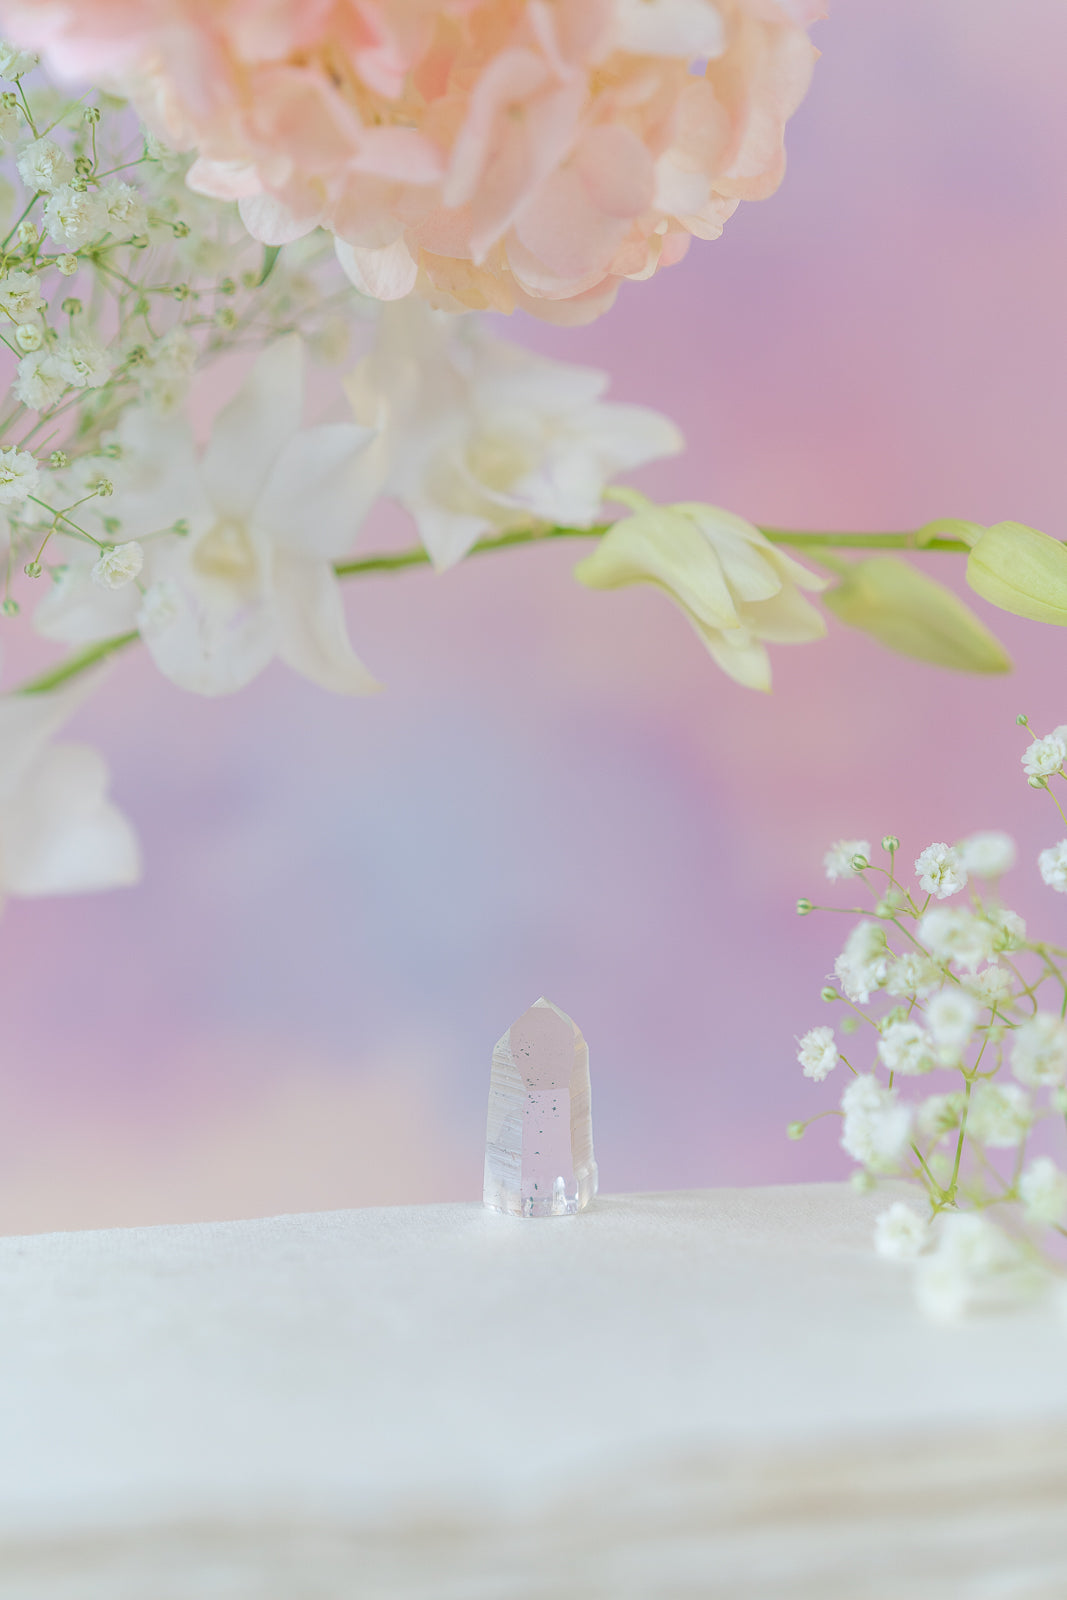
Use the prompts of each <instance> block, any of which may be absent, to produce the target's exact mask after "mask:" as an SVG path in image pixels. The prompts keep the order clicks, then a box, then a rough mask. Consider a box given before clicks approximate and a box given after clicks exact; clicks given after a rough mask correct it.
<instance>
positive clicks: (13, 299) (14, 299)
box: [0, 271, 44, 322]
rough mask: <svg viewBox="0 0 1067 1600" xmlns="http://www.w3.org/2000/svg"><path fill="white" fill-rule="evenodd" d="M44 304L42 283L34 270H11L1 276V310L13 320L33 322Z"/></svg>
mask: <svg viewBox="0 0 1067 1600" xmlns="http://www.w3.org/2000/svg"><path fill="white" fill-rule="evenodd" d="M43 305H44V300H43V299H42V298H41V285H40V283H39V282H38V280H37V279H36V278H35V277H34V275H33V273H32V272H22V271H18V272H9V273H8V274H7V276H6V277H3V278H0V312H2V313H3V314H4V315H5V316H8V317H10V318H11V320H12V322H31V321H33V320H35V319H36V317H37V313H38V312H39V311H40V309H41V307H42V306H43Z"/></svg>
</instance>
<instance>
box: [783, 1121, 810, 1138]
mask: <svg viewBox="0 0 1067 1600" xmlns="http://www.w3.org/2000/svg"><path fill="white" fill-rule="evenodd" d="M805 1126H806V1125H805V1124H804V1123H803V1122H791V1123H790V1124H789V1126H788V1128H787V1129H786V1130H785V1136H786V1138H787V1139H803V1137H804V1130H805Z"/></svg>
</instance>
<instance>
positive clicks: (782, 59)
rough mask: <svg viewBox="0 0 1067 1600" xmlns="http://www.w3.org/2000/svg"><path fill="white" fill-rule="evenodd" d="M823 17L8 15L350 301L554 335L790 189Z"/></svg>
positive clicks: (501, 10)
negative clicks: (546, 329)
mask: <svg viewBox="0 0 1067 1600" xmlns="http://www.w3.org/2000/svg"><path fill="white" fill-rule="evenodd" d="M820 14H821V6H820V5H819V4H818V0H436V3H431V0H3V3H2V4H0V22H2V23H3V25H4V26H5V27H6V28H7V30H8V32H9V33H10V34H11V35H12V36H13V37H14V38H16V39H17V40H18V42H19V43H20V44H25V45H27V46H31V47H33V48H35V49H39V50H42V51H43V52H44V53H45V56H46V60H47V61H48V62H50V63H51V65H52V66H53V68H54V69H55V70H57V71H59V72H60V73H62V74H64V75H67V76H72V77H82V78H89V79H92V80H96V81H99V82H103V83H105V84H106V85H108V86H110V87H113V88H117V89H119V90H120V91H122V92H124V93H126V94H128V95H129V96H130V97H131V99H133V101H134V102H135V103H136V105H137V107H138V109H139V110H140V112H141V113H142V115H143V116H144V118H145V120H146V121H147V123H148V125H149V126H150V127H151V128H152V129H153V131H154V132H155V133H156V134H157V135H158V136H159V137H160V138H161V139H163V140H165V141H166V142H167V143H169V144H171V145H173V146H174V147H176V148H180V149H187V150H195V151H196V152H197V159H196V161H195V162H194V164H193V166H192V169H191V171H190V173H189V182H190V184H191V186H192V187H193V188H194V189H197V190H199V191H200V192H202V193H205V194H210V195H215V196H218V197H220V198H222V199H231V200H237V201H238V202H239V204H240V208H241V213H242V215H243V217H244V221H245V224H246V226H247V227H248V229H249V231H250V232H251V233H252V234H253V235H254V236H255V237H256V238H259V239H262V240H263V241H264V242H265V243H267V244H282V243H286V242H288V241H289V240H292V239H295V238H298V237H300V236H301V235H302V234H305V233H307V232H309V231H310V230H311V229H312V228H314V227H316V226H319V225H321V226H324V227H326V228H328V229H330V230H331V231H332V232H333V233H334V234H335V235H336V237H337V241H338V255H339V257H340V260H341V262H342V265H343V266H344V268H345V270H346V271H347V273H348V275H349V277H350V278H351V279H352V281H353V282H354V283H355V284H356V286H357V287H358V288H359V289H361V290H362V291H363V292H365V293H367V294H369V295H372V296H374V297H376V298H379V299H383V300H393V299H401V298H403V297H404V296H406V295H408V294H411V293H413V292H415V293H418V294H420V295H422V296H424V297H425V298H426V299H427V300H429V301H430V303H431V304H433V305H436V306H439V307H442V308H444V309H461V308H463V307H470V308H475V309H480V308H493V309H496V310H502V311H510V310H512V309H513V308H514V307H516V306H521V307H524V308H525V309H526V310H528V311H532V312H533V313H535V314H536V315H538V316H541V317H546V318H548V319H550V320H552V321H557V322H583V321H588V320H590V319H591V318H592V317H595V316H596V315H598V313H599V312H601V311H603V310H604V309H606V307H607V306H609V305H610V304H611V302H612V300H613V299H614V297H615V294H616V292H617V291H618V288H619V285H620V283H621V282H622V281H623V280H624V279H627V278H630V279H642V278H647V277H650V276H651V275H652V273H654V272H656V271H657V270H658V269H659V268H660V267H663V266H669V265H670V264H671V263H673V262H675V261H678V260H679V259H680V258H681V257H682V256H683V255H684V254H685V251H686V248H687V247H688V245H689V241H690V239H691V238H692V237H694V236H695V237H697V238H700V239H714V238H717V237H718V235H719V233H720V232H721V231H722V227H723V224H724V223H725V221H726V220H727V218H728V217H729V216H730V215H731V213H732V212H733V211H734V210H735V209H736V207H737V205H738V203H739V202H740V201H741V200H746V199H762V198H763V197H765V196H766V195H769V194H770V193H771V192H772V191H773V190H774V189H775V188H776V186H777V184H778V183H779V181H780V179H781V177H782V172H783V167H784V152H783V133H784V127H785V122H786V120H787V118H788V117H789V116H790V114H791V113H792V112H793V110H794V109H795V108H796V106H797V105H798V103H799V101H800V99H801V98H802V96H803V94H804V92H805V90H806V88H807V85H808V81H809V78H810V76H811V69H812V65H813V62H814V60H815V56H816V51H815V50H814V48H813V46H812V44H811V42H810V40H809V39H808V36H807V32H806V25H807V24H808V23H809V22H811V21H813V20H815V18H816V17H817V16H818V15H820Z"/></svg>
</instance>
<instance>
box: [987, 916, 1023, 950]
mask: <svg viewBox="0 0 1067 1600" xmlns="http://www.w3.org/2000/svg"><path fill="white" fill-rule="evenodd" d="M986 918H987V920H988V921H989V922H990V923H992V925H993V930H994V942H993V949H994V951H998V952H1000V951H1011V950H1021V949H1022V947H1023V945H1024V944H1025V943H1026V923H1025V922H1024V921H1023V919H1022V917H1020V915H1019V913H1018V912H1017V911H1009V910H1008V908H1007V906H998V907H996V908H995V909H994V910H992V911H987V912H986Z"/></svg>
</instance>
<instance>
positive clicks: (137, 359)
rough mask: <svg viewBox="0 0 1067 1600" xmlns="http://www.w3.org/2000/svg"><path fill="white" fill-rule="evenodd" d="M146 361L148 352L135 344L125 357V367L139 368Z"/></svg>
mask: <svg viewBox="0 0 1067 1600" xmlns="http://www.w3.org/2000/svg"><path fill="white" fill-rule="evenodd" d="M147 360H148V351H147V350H146V349H145V347H144V345H143V344H135V345H134V347H133V349H132V350H131V351H130V353H129V355H128V356H127V357H126V365H127V366H128V367H140V366H143V364H144V363H145V361H147Z"/></svg>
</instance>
